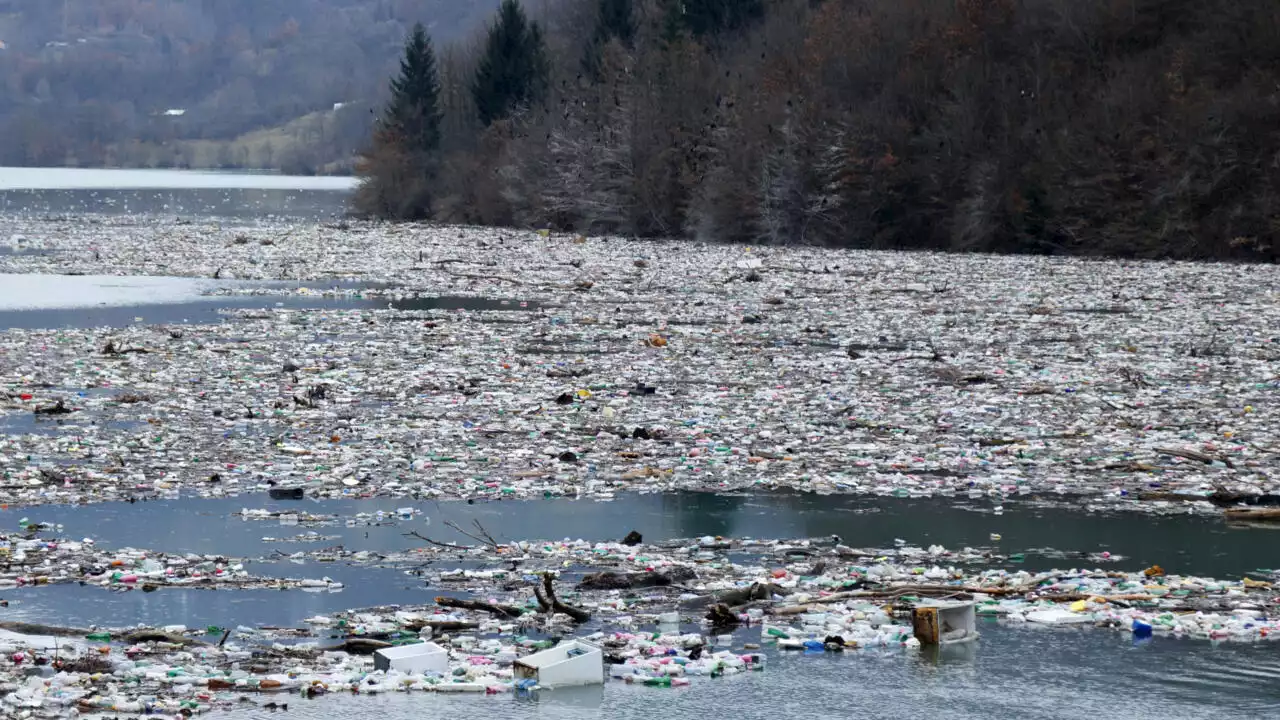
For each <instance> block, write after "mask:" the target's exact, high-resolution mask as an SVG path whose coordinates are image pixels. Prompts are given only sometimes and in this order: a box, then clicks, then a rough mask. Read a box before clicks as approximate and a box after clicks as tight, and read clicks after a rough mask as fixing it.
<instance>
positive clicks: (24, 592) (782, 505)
mask: <svg viewBox="0 0 1280 720" xmlns="http://www.w3.org/2000/svg"><path fill="white" fill-rule="evenodd" d="M246 507H248V508H253V509H258V508H265V509H268V510H280V511H296V512H304V513H310V514H313V515H336V516H339V518H340V519H339V521H338V522H337V523H336V524H327V525H321V526H315V527H307V526H304V525H285V524H282V523H281V522H280V521H279V520H274V519H273V520H245V519H243V518H242V517H240V516H239V514H238V513H239V511H240V510H241V509H242V508H246ZM404 507H413V508H418V509H420V510H422V511H423V513H422V515H419V516H415V517H414V518H413V519H410V520H398V519H396V518H395V511H396V510H397V509H398V508H404ZM986 508H987V506H986V505H984V504H982V503H977V502H975V503H973V504H972V505H968V506H959V505H956V504H954V502H952V501H947V500H941V499H938V500H899V499H891V498H885V499H867V498H851V497H840V496H835V497H818V496H813V495H794V494H786V495H773V496H755V497H739V496H718V495H709V494H700V493H680V494H662V495H658V494H649V495H639V494H627V495H623V496H620V497H619V498H618V499H616V500H614V501H611V502H598V501H593V500H573V499H568V498H559V499H549V500H529V501H494V502H477V503H476V504H474V505H472V504H467V503H465V502H457V501H450V502H433V501H429V502H418V501H414V500H411V499H378V500H334V501H313V500H271V499H269V498H268V497H267V496H266V494H265V493H255V494H252V495H244V496H241V497H238V498H219V499H196V498H193V499H180V500H154V501H147V502H138V503H132V504H131V503H102V504H95V505H87V506H81V507H75V506H58V505H55V506H45V507H35V508H10V509H8V510H3V511H0V528H4V529H17V527H18V521H19V519H21V518H24V517H25V518H29V519H30V520H32V521H37V522H44V523H54V524H62V525H63V526H64V528H65V529H64V534H65V535H66V536H68V537H77V538H78V537H90V538H93V539H94V540H95V541H97V542H98V543H99V545H100V546H103V547H109V548H118V547H135V548H141V549H151V550H163V551H165V552H176V553H187V552H194V553H201V554H208V553H214V554H224V555H228V556H233V557H244V558H267V557H275V555H276V553H275V551H279V552H280V553H286V554H288V553H294V552H298V551H309V550H317V549H321V548H325V547H332V546H335V545H341V546H342V547H344V548H345V549H347V550H349V551H359V550H368V551H372V552H388V551H397V550H405V549H408V548H412V547H415V546H416V545H417V544H418V541H416V540H413V539H411V538H406V537H405V536H404V533H406V532H409V531H417V532H421V533H422V534H425V535H428V536H429V537H432V538H434V539H437V540H440V541H457V542H461V543H468V542H471V541H470V540H469V539H468V538H466V537H464V536H462V535H459V534H457V533H455V532H453V531H452V530H450V529H449V528H447V527H445V525H444V521H446V520H451V521H453V522H454V523H456V524H458V525H460V526H463V527H466V526H468V525H470V524H471V521H472V520H473V519H474V520H479V521H480V523H481V524H483V525H484V527H486V528H488V529H489V530H491V531H492V532H493V534H494V535H495V536H496V537H497V538H498V539H499V540H509V539H539V540H557V539H564V538H570V539H579V538H580V539H584V540H590V541H600V540H613V539H618V538H619V537H620V536H621V535H622V534H625V533H626V532H627V530H629V529H632V528H634V529H636V530H638V531H640V532H641V533H642V534H643V535H644V537H645V539H646V541H649V542H658V541H662V540H668V539H672V538H688V537H699V536H702V535H723V536H733V537H748V536H755V537H783V538H786V537H817V536H826V535H831V534H838V535H839V536H840V537H841V539H842V541H843V542H845V543H847V544H849V545H851V546H854V547H880V548H884V547H891V546H892V545H893V544H894V540H895V539H898V538H901V539H903V540H906V541H907V542H909V543H911V544H915V545H921V546H928V545H931V544H940V545H943V546H945V547H947V548H949V549H959V548H962V547H965V546H970V547H989V546H993V545H994V546H995V547H997V548H998V549H999V551H1000V552H1002V553H1004V554H1013V553H1024V554H1025V556H1026V558H1025V560H1024V561H1023V562H1021V563H1016V564H1013V565H1011V566H1010V567H1015V568H1026V569H1027V570H1030V571H1036V570H1043V569H1051V568H1063V569H1067V568H1072V567H1094V566H1095V565H1096V563H1093V562H1091V561H1089V560H1086V559H1084V558H1082V557H1079V556H1078V555H1075V554H1074V553H1075V552H1077V551H1078V552H1099V551H1102V550H1107V551H1110V552H1111V553H1113V554H1115V555H1120V556H1123V557H1124V559H1123V560H1121V561H1119V562H1114V563H1109V564H1108V565H1107V566H1106V567H1107V568H1108V569H1117V570H1138V569H1141V568H1144V567H1148V566H1150V565H1152V564H1155V563H1159V564H1160V565H1161V566H1163V567H1164V568H1165V569H1166V570H1168V571H1169V572H1173V573H1182V574H1201V575H1212V576H1215V577H1219V578H1239V577H1241V576H1242V575H1243V574H1244V573H1246V572H1249V571H1252V570H1257V569H1265V568H1270V567H1273V566H1275V565H1276V564H1277V563H1276V553H1275V552H1274V550H1273V549H1272V548H1273V547H1274V546H1273V545H1272V544H1271V541H1272V539H1273V538H1274V537H1277V536H1275V535H1273V534H1272V533H1271V532H1270V531H1267V530H1257V529H1237V528H1231V527H1228V526H1226V525H1224V524H1223V523H1222V522H1221V520H1219V519H1217V518H1203V517H1189V516H1180V517H1148V516H1139V515H1112V514H1087V513H1082V512H1076V511H1066V510H1061V509H1051V508H1040V507H1031V506H1026V505H1020V504H1017V503H1011V502H1006V504H1005V513H1004V515H1001V516H995V515H992V514H991V513H990V512H989V510H987V509H986ZM378 511H383V512H384V514H385V518H384V520H383V521H382V522H383V523H385V524H377V519H376V515H375V514H376V513H377V512H378ZM357 513H368V514H370V515H374V518H372V519H371V521H372V523H373V524H369V523H368V522H364V521H362V522H361V523H360V524H357V525H355V526H352V527H348V526H347V525H346V524H345V520H346V519H347V518H349V517H353V516H354V515H356V514H357ZM307 532H315V533H318V534H319V535H322V536H336V538H335V539H332V540H325V541H321V542H314V543H311V542H306V543H299V542H264V541H263V538H264V537H271V538H280V539H284V538H292V537H294V536H297V535H301V534H303V533H307ZM993 532H995V533H999V534H1000V535H1001V536H1002V539H1001V540H1000V541H999V543H993V542H992V541H991V540H990V534H991V533H993ZM1055 550H1056V551H1057V552H1054V551H1055ZM1062 551H1070V552H1068V553H1067V554H1066V555H1065V556H1064V555H1063V554H1061V553H1062ZM249 569H250V571H251V572H253V573H254V574H259V575H265V576H270V577H293V578H316V579H319V578H322V577H329V578H332V579H333V580H336V581H338V582H341V583H343V584H344V585H345V588H344V589H343V590H341V591H340V592H306V591H302V590H288V591H279V590H249V591H243V592H229V591H207V590H181V589H162V590H160V591H158V592H155V593H141V592H126V593H113V592H108V591H104V590H100V589H97V588H80V587H55V588H26V589H19V590H15V591H10V592H9V593H8V594H7V595H5V597H7V598H9V599H11V600H14V601H19V602H16V603H15V604H14V606H13V607H11V608H10V609H9V612H10V613H12V614H16V615H20V616H21V617H22V619H26V620H31V621H39V622H49V623H57V622H64V623H65V622H70V621H74V622H75V623H80V624H111V623H117V624H118V623H157V622H160V623H186V624H189V625H193V626H194V625H203V624H217V625H225V624H244V625H253V624H268V625H288V624H293V623H296V622H297V621H298V620H300V619H302V618H304V617H307V616H310V615H314V614H317V613H321V614H323V613H328V612H333V611H336V610H341V609H344V608H352V607H368V606H373V605H382V604H389V603H399V604H413V603H419V604H420V603H429V602H430V601H431V598H432V597H434V595H433V593H434V592H437V591H436V590H433V589H432V588H429V587H426V586H425V585H424V583H423V581H422V580H421V579H420V578H416V577H412V576H409V575H406V574H404V573H403V571H400V570H395V569H390V568H377V567H363V566H349V565H345V564H341V563H318V562H314V561H311V562H306V563H302V564H299V563H295V562H291V561H287V560H273V561H269V562H253V563H251V564H250V566H249ZM55 597H56V599H57V601H56V603H50V602H47V601H48V600H52V599H53V598H55Z"/></svg>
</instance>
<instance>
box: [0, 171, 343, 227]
mask: <svg viewBox="0 0 1280 720" xmlns="http://www.w3.org/2000/svg"><path fill="white" fill-rule="evenodd" d="M354 186H355V180H354V179H353V178H345V177H295V176H287V175H255V174H244V173H224V172H191V171H179V170H91V169H73V168H3V167H0V214H13V215H22V216H28V217H30V216H36V217H40V216H45V215H77V214H85V213H94V214H106V215H155V216H160V217H167V218H172V217H181V218H186V219H190V218H195V217H221V218H241V219H258V218H288V219H299V220H324V219H328V218H331V217H334V216H337V215H342V214H343V213H344V212H345V210H346V198H347V194H348V193H349V192H350V191H351V189H352V188H353V187H354Z"/></svg>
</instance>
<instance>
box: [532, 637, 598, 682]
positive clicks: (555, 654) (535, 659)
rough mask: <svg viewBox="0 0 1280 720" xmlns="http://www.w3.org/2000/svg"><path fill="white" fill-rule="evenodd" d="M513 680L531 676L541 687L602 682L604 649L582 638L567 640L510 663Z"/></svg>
mask: <svg viewBox="0 0 1280 720" xmlns="http://www.w3.org/2000/svg"><path fill="white" fill-rule="evenodd" d="M512 669H513V670H514V674H515V678H516V680H534V681H536V682H537V683H538V685H539V686H541V687H544V688H555V687H573V686H577V685H603V684H604V653H602V652H601V651H600V647H599V646H597V645H592V644H591V643H589V642H584V641H582V640H570V641H568V642H564V643H561V644H559V645H557V646H556V647H553V648H551V649H549V650H543V651H542V652H538V653H534V654H532V655H529V656H527V657H524V658H521V659H519V660H516V661H515V663H514V664H512Z"/></svg>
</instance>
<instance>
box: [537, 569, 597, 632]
mask: <svg viewBox="0 0 1280 720" xmlns="http://www.w3.org/2000/svg"><path fill="white" fill-rule="evenodd" d="M553 582H554V578H553V576H552V575H551V573H543V575H542V587H541V588H539V587H538V586H536V585H535V586H534V588H533V594H534V596H535V597H537V598H538V604H539V605H541V606H542V609H543V610H544V611H545V612H551V611H554V612H558V613H564V614H565V615H568V616H569V617H571V618H573V620H574V622H580V623H584V622H586V621H587V620H590V619H591V613H589V612H587V611H586V610H583V609H581V608H576V607H573V606H570V605H565V604H564V603H562V602H560V600H559V599H558V598H557V597H556V590H555V587H553V585H552V583H553ZM539 590H541V591H542V592H539Z"/></svg>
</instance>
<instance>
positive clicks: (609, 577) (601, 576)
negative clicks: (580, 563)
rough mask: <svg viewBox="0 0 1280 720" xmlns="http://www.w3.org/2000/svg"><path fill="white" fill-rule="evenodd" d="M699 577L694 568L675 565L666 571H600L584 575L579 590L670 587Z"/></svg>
mask: <svg viewBox="0 0 1280 720" xmlns="http://www.w3.org/2000/svg"><path fill="white" fill-rule="evenodd" d="M696 578H697V573H695V572H694V571H693V569H692V568H685V567H675V568H671V569H670V570H667V571H665V572H637V573H616V572H598V573H590V574H588V575H584V576H582V581H581V582H579V583H578V589H579V590H632V589H634V588H647V587H668V586H670V585H674V584H676V583H682V582H688V581H690V580H694V579H696Z"/></svg>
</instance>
